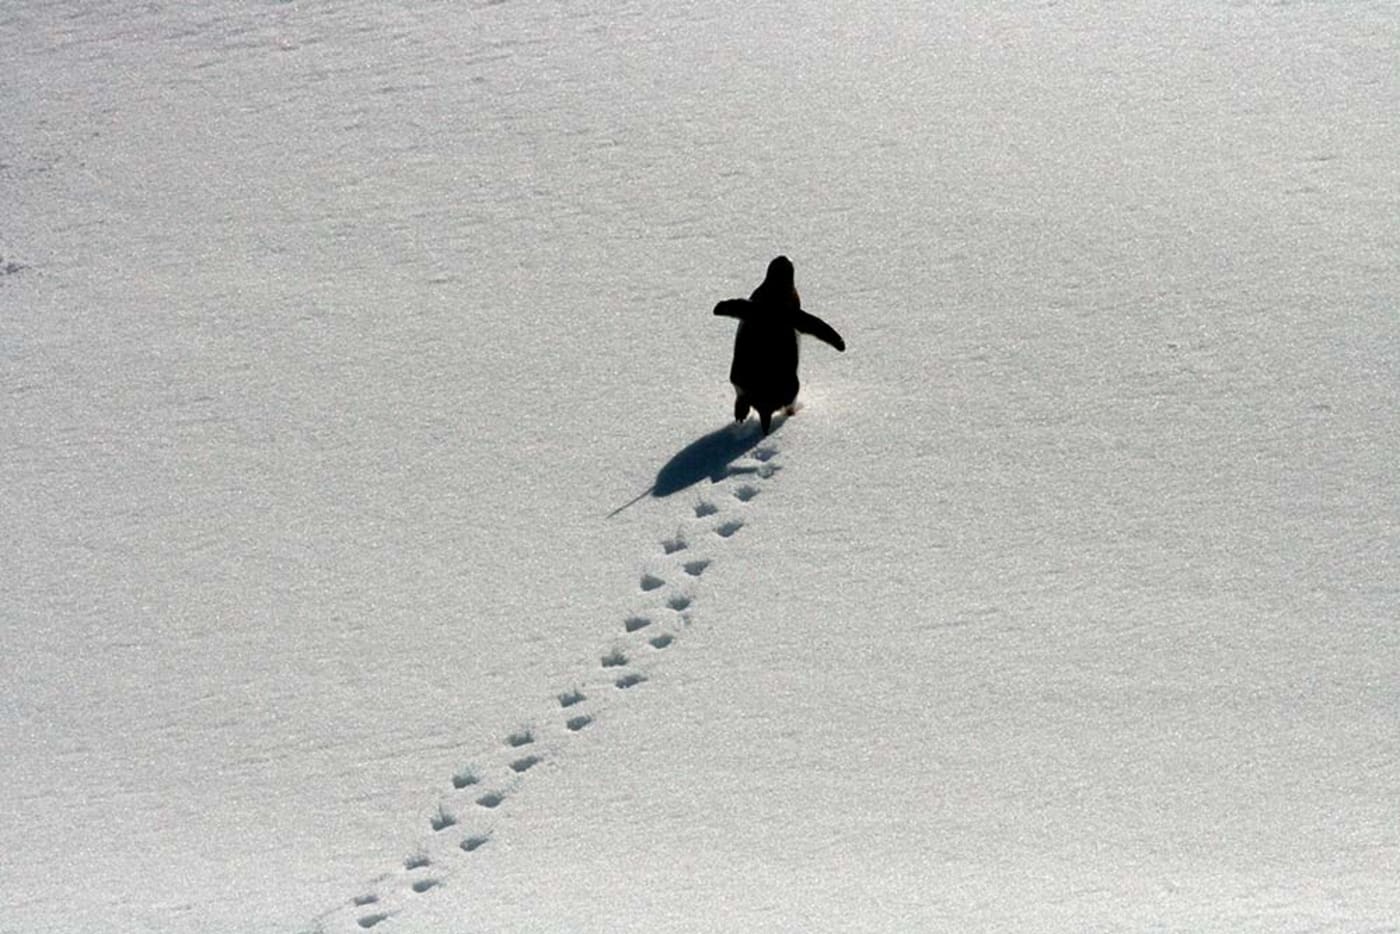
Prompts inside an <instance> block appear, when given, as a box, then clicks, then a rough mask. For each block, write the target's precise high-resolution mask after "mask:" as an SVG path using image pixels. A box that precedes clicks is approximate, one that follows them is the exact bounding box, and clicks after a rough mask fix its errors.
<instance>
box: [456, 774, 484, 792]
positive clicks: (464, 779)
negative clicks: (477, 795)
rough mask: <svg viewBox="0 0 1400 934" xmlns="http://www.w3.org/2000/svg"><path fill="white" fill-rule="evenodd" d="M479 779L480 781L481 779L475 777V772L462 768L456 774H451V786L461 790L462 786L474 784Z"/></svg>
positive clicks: (466, 786)
mask: <svg viewBox="0 0 1400 934" xmlns="http://www.w3.org/2000/svg"><path fill="white" fill-rule="evenodd" d="M479 781H481V779H479V778H477V777H476V773H475V772H473V771H472V770H471V769H463V770H462V771H460V772H458V773H457V774H456V775H454V776H452V787H453V788H456V789H457V790H458V791H461V790H462V789H463V788H470V787H471V786H472V785H475V784H476V783H477V782H479Z"/></svg>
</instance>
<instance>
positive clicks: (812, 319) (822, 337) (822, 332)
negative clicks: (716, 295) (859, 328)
mask: <svg viewBox="0 0 1400 934" xmlns="http://www.w3.org/2000/svg"><path fill="white" fill-rule="evenodd" d="M720 304H721V305H723V304H725V303H724V302H720ZM715 314H719V307H718V306H716V307H715ZM792 323H793V326H794V327H795V328H797V330H799V331H801V332H802V333H803V334H810V335H812V336H813V337H815V338H816V339H817V340H819V341H825V342H826V343H828V344H830V345H831V346H833V347H835V348H836V349H837V350H840V351H842V352H843V353H844V352H845V350H846V342H845V341H843V340H842V339H841V335H840V334H837V333H836V329H835V328H833V327H832V326H831V325H829V324H827V323H826V322H825V321H823V320H822V319H821V318H818V317H817V316H816V315H813V314H808V313H807V312H805V311H802V310H801V309H799V310H798V311H797V313H796V315H794V316H793V322H792Z"/></svg>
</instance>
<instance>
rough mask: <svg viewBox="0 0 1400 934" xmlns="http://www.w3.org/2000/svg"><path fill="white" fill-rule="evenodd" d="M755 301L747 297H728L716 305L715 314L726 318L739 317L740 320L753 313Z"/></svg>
mask: <svg viewBox="0 0 1400 934" xmlns="http://www.w3.org/2000/svg"><path fill="white" fill-rule="evenodd" d="M753 309H754V305H753V302H751V301H749V300H748V299H747V298H726V299H725V300H724V301H722V302H720V303H719V304H718V305H716V306H715V314H717V315H720V316H722V317H725V318H738V319H739V320H740V321H742V320H744V319H745V318H747V317H748V316H749V315H751V314H753Z"/></svg>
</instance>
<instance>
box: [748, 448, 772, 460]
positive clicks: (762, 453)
mask: <svg viewBox="0 0 1400 934" xmlns="http://www.w3.org/2000/svg"><path fill="white" fill-rule="evenodd" d="M777 456H778V452H777V451H776V450H775V449H773V448H759V449H758V450H756V451H754V452H753V459H754V460H756V461H770V460H772V459H773V458H775V457H777Z"/></svg>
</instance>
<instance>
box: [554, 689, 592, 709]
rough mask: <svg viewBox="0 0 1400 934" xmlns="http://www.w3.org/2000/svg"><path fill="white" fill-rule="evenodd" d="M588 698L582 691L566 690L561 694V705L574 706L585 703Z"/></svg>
mask: <svg viewBox="0 0 1400 934" xmlns="http://www.w3.org/2000/svg"><path fill="white" fill-rule="evenodd" d="M587 699H588V698H586V697H584V696H583V692H582V691H577V690H575V691H565V692H564V693H563V694H560V695H559V706H560V707H572V706H574V705H575V704H581V703H583V702H584V701H585V700H587Z"/></svg>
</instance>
